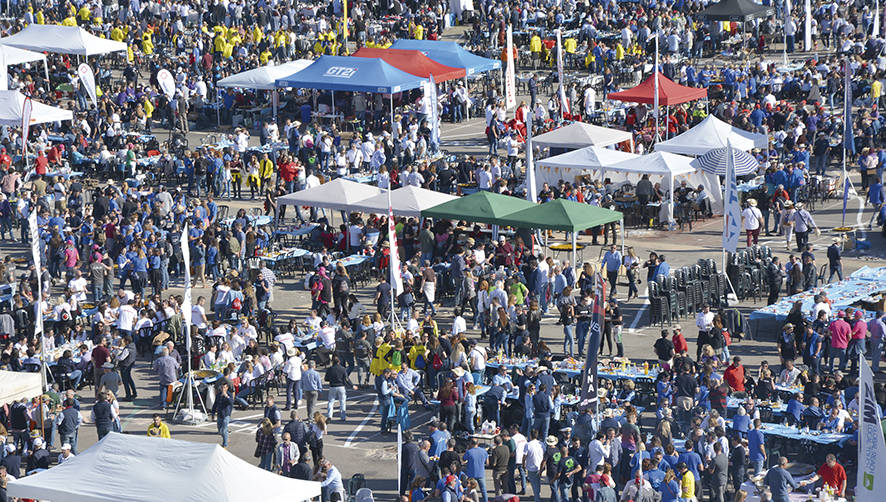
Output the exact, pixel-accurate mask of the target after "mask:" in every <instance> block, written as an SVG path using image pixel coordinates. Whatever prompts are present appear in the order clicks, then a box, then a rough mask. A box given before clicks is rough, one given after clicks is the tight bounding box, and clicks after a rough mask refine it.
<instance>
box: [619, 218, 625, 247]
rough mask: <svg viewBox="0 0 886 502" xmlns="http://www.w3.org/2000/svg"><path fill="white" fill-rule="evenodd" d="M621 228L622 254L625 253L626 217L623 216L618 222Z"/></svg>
mask: <svg viewBox="0 0 886 502" xmlns="http://www.w3.org/2000/svg"><path fill="white" fill-rule="evenodd" d="M618 226H619V228H620V229H621V255H622V256H624V255H625V219H624V218H622V219H621V220H620V221H619V223H618Z"/></svg>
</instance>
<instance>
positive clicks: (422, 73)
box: [353, 47, 465, 82]
mask: <svg viewBox="0 0 886 502" xmlns="http://www.w3.org/2000/svg"><path fill="white" fill-rule="evenodd" d="M353 55H354V56H356V57H359V58H381V59H382V60H383V61H384V62H386V63H388V64H389V65H391V66H393V67H394V68H397V69H398V70H402V71H405V72H406V73H411V74H412V75H416V76H419V77H424V78H430V76H431V75H433V76H434V82H445V81H447V80H452V79H456V78H464V76H465V69H464V68H453V67H451V66H446V65H442V64H440V63H438V62H436V61H434V60H433V59H431V58H429V57H427V56H425V55H424V54H422V52H421V51H408V50H404V49H373V48H369V47H363V48H361V49H360V50H358V51H357V52H355V53H354V54H353Z"/></svg>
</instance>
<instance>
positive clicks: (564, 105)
mask: <svg viewBox="0 0 886 502" xmlns="http://www.w3.org/2000/svg"><path fill="white" fill-rule="evenodd" d="M557 77H558V79H559V82H560V118H561V119H562V118H563V116H564V115H565V114H567V113H571V112H570V111H569V101H568V100H567V99H566V78H565V76H564V75H563V44H562V43H561V42H560V30H559V29H558V30H557Z"/></svg>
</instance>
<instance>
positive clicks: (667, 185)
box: [600, 152, 723, 220]
mask: <svg viewBox="0 0 886 502" xmlns="http://www.w3.org/2000/svg"><path fill="white" fill-rule="evenodd" d="M692 160H693V159H692V157H686V156H684V155H677V154H673V153H667V152H654V153H650V154H648V155H641V156H638V157H636V158H634V159H628V160H625V161H622V162H619V163H618V164H614V165H611V166H607V167H606V168H605V169H602V170H601V172H600V177H604V176H605V177H608V178H610V179H612V181H613V182H614V183H618V182H619V181H624V180H630V181H631V182H632V183H634V184H635V185H636V182H637V181H638V180H639V178H640V176H642V175H643V174H648V175H650V176H651V177H661V185H662V189H663V190H665V191H666V192H669V193H670V197H669V198H670V204H668V205H667V206H665V207H662V210H667V211H668V212H669V214H667V219H668V220H670V219H672V216H673V210H674V206H673V201H674V188H675V185H676V184H677V183H679V182H680V181H683V180H686V182H687V184H688V185H689V186H691V187H692V188H695V187H697V186H698V185H703V186H704V187H705V192H707V194H708V196H709V197H710V199H711V210H712V211H713V212H714V213H718V214H719V213H722V212H723V192H722V190H721V189H720V179H719V178H718V177H717V176H716V175H713V174H708V173H705V172H703V171H700V170H698V169H696V168H695V167H694V166H692V164H691V162H692ZM611 173H618V174H621V175H622V176H623V177H622V178H621V179H618V178H616V177H614V176H612V174H611ZM631 175H633V176H634V178H633V179H631V178H629V177H630V176H631ZM663 219H664V218H663Z"/></svg>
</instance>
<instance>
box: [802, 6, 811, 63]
mask: <svg viewBox="0 0 886 502" xmlns="http://www.w3.org/2000/svg"><path fill="white" fill-rule="evenodd" d="M803 47H805V48H806V52H812V3H811V2H810V1H809V0H806V20H805V23H804V26H803Z"/></svg>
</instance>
